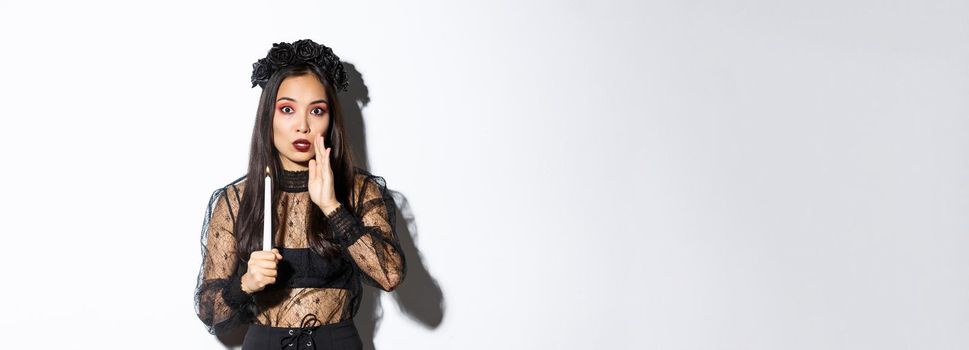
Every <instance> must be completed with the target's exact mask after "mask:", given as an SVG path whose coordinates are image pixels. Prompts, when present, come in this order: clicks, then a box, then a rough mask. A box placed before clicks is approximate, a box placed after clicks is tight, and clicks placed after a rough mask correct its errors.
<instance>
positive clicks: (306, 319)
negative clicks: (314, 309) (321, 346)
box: [279, 314, 322, 350]
mask: <svg viewBox="0 0 969 350" xmlns="http://www.w3.org/2000/svg"><path fill="white" fill-rule="evenodd" d="M321 324H322V322H320V320H319V319H317V318H316V315H315V314H306V316H303V322H302V323H300V325H299V329H298V330H292V329H290V330H289V336H287V337H283V339H282V340H280V342H279V343H280V345H281V346H282V347H281V348H282V349H284V350H293V349H297V350H298V349H313V350H316V343H314V342H313V331H314V330H316V329H317V328H318V327H319V326H320V325H321ZM303 337H306V342H305V343H304V342H303ZM303 344H306V345H305V347H302V346H304V345H303Z"/></svg>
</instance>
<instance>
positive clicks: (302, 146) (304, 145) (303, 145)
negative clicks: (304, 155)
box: [293, 139, 312, 152]
mask: <svg viewBox="0 0 969 350" xmlns="http://www.w3.org/2000/svg"><path fill="white" fill-rule="evenodd" d="M310 147H312V145H311V144H310V142H309V141H308V140H306V139H299V140H296V141H293V148H295V149H296V150H297V151H300V152H309V151H310Z"/></svg>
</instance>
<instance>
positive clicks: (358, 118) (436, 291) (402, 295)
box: [218, 62, 445, 350]
mask: <svg viewBox="0 0 969 350" xmlns="http://www.w3.org/2000/svg"><path fill="white" fill-rule="evenodd" d="M343 65H344V67H345V68H346V71H347V78H348V79H349V81H350V88H349V90H348V91H346V92H343V93H341V94H340V102H341V106H342V107H343V118H344V122H345V125H346V128H347V133H348V134H349V135H347V137H349V138H350V141H351V142H352V145H351V147H352V148H353V156H354V162H355V163H356V165H357V166H359V167H361V168H364V169H366V170H367V171H370V161H369V159H368V158H367V140H366V133H365V127H364V123H363V108H364V107H366V106H367V104H368V103H370V92H369V90H368V89H367V86H366V85H365V84H364V82H363V76H362V75H361V74H360V72H359V71H357V68H356V66H354V65H352V64H350V63H346V62H344V64H343ZM374 175H381V174H374ZM392 181H393V179H390V180H388V181H387V182H388V190H390V192H391V195H393V197H394V202H395V204H396V205H397V218H396V222H395V223H394V227H395V228H396V231H397V238H398V239H399V240H400V245H401V248H402V249H403V251H404V258H405V259H406V263H407V274H406V275H405V276H404V281H403V282H401V284H400V285H399V286H397V289H394V291H393V292H391V293H390V294H391V295H392V296H393V297H394V300H395V301H397V305H398V307H400V310H401V312H402V313H404V314H405V315H407V316H408V317H409V318H411V319H412V320H415V321H417V322H418V323H419V324H421V325H423V326H424V327H426V328H427V329H435V328H437V327H438V326H440V325H441V321H442V320H443V319H444V309H445V307H444V306H445V303H444V294H443V293H442V291H441V287H440V286H439V285H438V284H437V281H435V280H434V278H433V277H431V274H430V272H428V271H427V267H426V266H424V259H423V258H422V257H421V252H420V251H419V250H417V245H416V244H415V243H414V242H415V241H416V239H417V235H418V231H417V224H416V220H415V218H414V214H413V211H412V210H411V208H410V203H409V202H408V201H407V197H406V196H404V194H403V193H400V192H397V191H394V190H393V189H391V188H390V185H392V184H393V182H392ZM381 292H382V291H381V290H380V289H377V288H374V287H371V286H369V285H366V284H364V285H363V295H362V296H361V298H362V299H361V301H360V309H359V310H358V311H357V315H356V316H355V317H354V324H355V325H356V326H357V331H358V332H359V333H360V339H361V340H362V341H363V348H364V349H365V350H375V347H374V343H373V339H374V337H375V336H376V333H377V330H378V329H379V325H380V320H381V318H383V306H382V305H381V303H380V301H381V299H380V294H381ZM247 330H248V327H239V328H238V329H236V330H235V331H233V332H230V333H228V334H224V335H220V336H219V337H218V339H219V341H220V342H222V344H223V345H225V346H226V348H229V349H231V348H237V347H240V346H241V345H242V341H243V340H244V339H245V335H246V331H247Z"/></svg>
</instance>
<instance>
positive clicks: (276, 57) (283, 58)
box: [266, 43, 296, 69]
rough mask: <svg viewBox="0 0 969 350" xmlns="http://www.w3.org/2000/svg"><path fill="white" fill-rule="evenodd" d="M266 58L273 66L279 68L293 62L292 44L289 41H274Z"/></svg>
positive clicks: (294, 54) (294, 57) (294, 59)
mask: <svg viewBox="0 0 969 350" xmlns="http://www.w3.org/2000/svg"><path fill="white" fill-rule="evenodd" d="M266 58H268V59H269V63H270V64H272V65H273V68H276V69H279V68H282V67H285V66H288V65H291V64H293V63H295V62H296V53H295V52H293V45H292V44H290V43H275V44H273V48H272V49H270V50H269V56H268V57H266Z"/></svg>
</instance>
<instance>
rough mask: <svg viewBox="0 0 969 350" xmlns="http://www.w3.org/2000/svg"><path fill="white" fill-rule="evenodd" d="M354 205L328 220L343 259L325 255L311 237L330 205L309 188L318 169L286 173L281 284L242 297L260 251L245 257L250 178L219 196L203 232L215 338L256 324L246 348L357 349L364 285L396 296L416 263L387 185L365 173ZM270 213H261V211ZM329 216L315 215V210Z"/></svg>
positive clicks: (202, 296) (205, 314)
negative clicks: (240, 222) (240, 226)
mask: <svg viewBox="0 0 969 350" xmlns="http://www.w3.org/2000/svg"><path fill="white" fill-rule="evenodd" d="M356 172H357V174H356V178H355V181H354V182H355V186H354V189H353V190H352V191H351V193H350V195H349V198H350V199H349V201H350V203H341V204H340V206H339V207H338V208H337V209H336V210H335V211H333V212H332V213H330V215H328V216H323V217H324V218H325V221H326V225H327V226H328V227H329V230H328V231H329V232H330V234H331V236H330V237H328V238H329V241H330V242H334V243H336V245H337V247H338V249H339V253H337V254H330V255H327V254H320V253H318V252H317V251H316V250H314V249H312V248H310V245H309V241H308V236H307V235H310V234H323V233H322V232H310V231H313V230H312V229H311V228H310V227H311V225H310V224H309V223H310V216H311V214H312V215H320V213H322V211H321V209H320V208H319V207H318V206H317V205H316V204H314V203H313V202H312V201H311V200H310V196H309V192H307V185H306V183H307V179H308V176H309V172H308V171H286V170H283V171H282V173H280V174H279V176H278V179H276V182H275V187H276V191H279V195H278V196H279V199H278V201H277V204H276V206H275V215H276V217H275V220H274V222H275V225H274V227H275V232H276V234H275V235H274V236H273V247H275V248H278V249H279V252H280V253H281V255H282V256H283V260H281V261H280V262H279V264H278V265H277V273H278V276H277V279H276V282H275V283H274V284H271V285H268V286H266V288H265V289H264V290H262V291H259V292H255V293H253V294H247V293H245V292H243V291H242V287H241V277H242V275H243V274H245V272H246V270H247V263H246V261H247V260H248V258H249V254H250V252H244V253H242V254H240V253H239V252H237V251H236V250H237V248H236V239H235V236H234V235H233V227H234V226H235V223H236V221H237V216H238V209H239V203H240V201H241V200H242V196H243V193H244V189H245V181H244V180H245V176H243V177H242V178H239V179H237V180H235V181H233V182H232V183H230V184H228V185H226V186H225V187H222V188H219V189H217V190H215V192H213V193H212V196H211V197H210V199H209V205H208V210H207V212H206V215H205V220H204V222H203V226H202V239H201V244H202V266H201V268H200V271H199V277H198V284H197V287H196V293H195V309H196V313H197V314H198V317H199V319H201V320H202V322H203V323H204V324H205V325H206V327H207V329H208V331H209V333H212V334H221V333H223V332H226V331H229V330H232V329H234V328H235V327H237V326H239V325H242V324H250V326H249V331H248V333H247V334H246V339H245V341H244V344H243V349H247V350H248V349H256V348H266V346H270V345H271V346H272V348H274V349H279V348H286V349H303V348H307V347H308V348H315V349H327V348H333V349H353V348H359V346H360V339H359V335H357V333H356V329H355V328H354V327H353V317H354V316H355V315H356V312H357V309H358V308H359V305H360V296H361V287H362V286H361V281H363V282H364V283H367V284H369V285H371V286H374V287H377V288H380V289H383V290H385V291H391V290H393V289H394V288H396V287H397V286H398V285H399V284H400V282H401V281H403V279H404V275H405V274H406V264H405V261H404V255H403V252H402V251H401V249H400V242H399V240H398V239H397V234H396V232H395V229H394V220H395V213H396V206H395V204H394V200H393V198H392V197H391V196H390V193H389V191H388V190H387V188H386V183H385V182H384V179H383V178H382V177H379V176H375V175H372V174H370V173H368V172H366V171H364V170H363V169H360V168H356ZM260 208H261V207H260ZM314 210H315V211H320V212H319V213H313V212H311V211H314Z"/></svg>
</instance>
